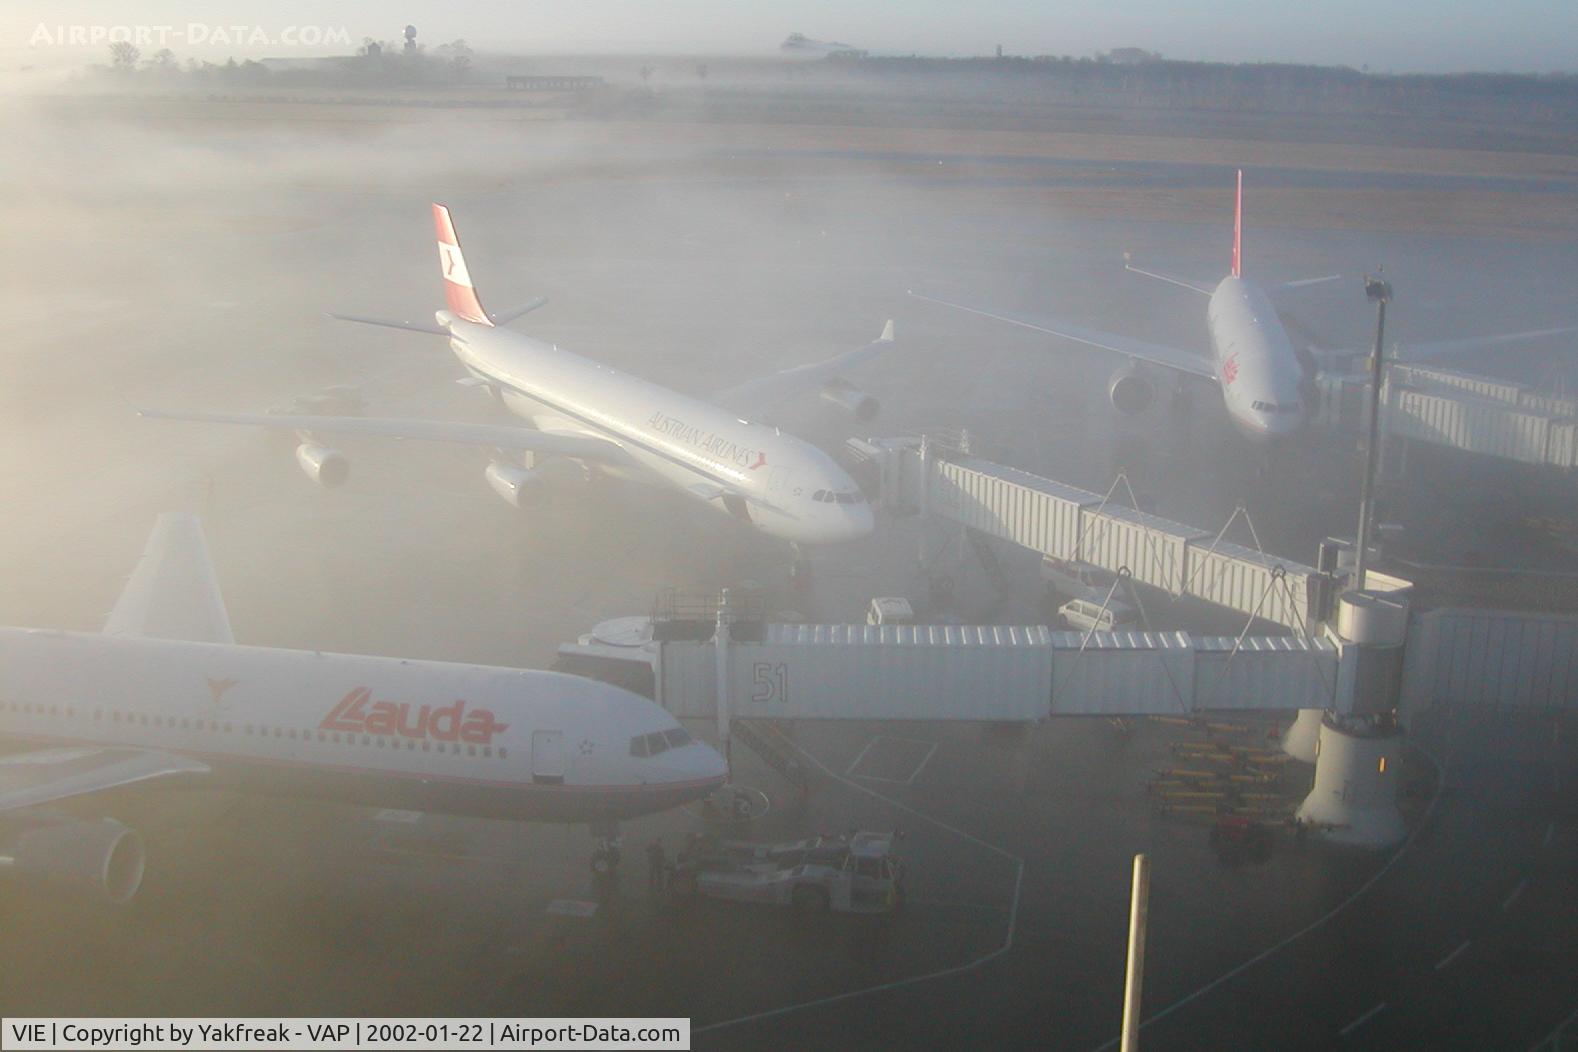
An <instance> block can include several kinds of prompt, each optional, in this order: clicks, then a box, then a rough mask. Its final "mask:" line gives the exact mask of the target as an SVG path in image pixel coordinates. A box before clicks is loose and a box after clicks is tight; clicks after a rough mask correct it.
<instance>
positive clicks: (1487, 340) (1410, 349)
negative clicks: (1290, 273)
mask: <svg viewBox="0 0 1578 1052" xmlns="http://www.w3.org/2000/svg"><path fill="white" fill-rule="evenodd" d="M1569 332H1578V325H1563V326H1561V327H1559V328H1555V329H1529V330H1526V331H1524V332H1505V333H1499V334H1497V335H1494V336H1472V337H1469V338H1468V339H1463V340H1437V341H1435V342H1434V343H1405V344H1402V345H1401V346H1399V347H1398V354H1397V358H1398V360H1399V361H1404V362H1413V361H1420V360H1422V359H1425V358H1434V357H1436V356H1438V355H1442V354H1456V353H1460V352H1462V351H1477V350H1481V349H1483V348H1487V347H1499V346H1502V345H1504V344H1509V343H1523V342H1524V341H1526V340H1538V339H1542V338H1544V337H1546V336H1562V335H1565V334H1566V333H1569ZM1361 353H1363V352H1361Z"/></svg>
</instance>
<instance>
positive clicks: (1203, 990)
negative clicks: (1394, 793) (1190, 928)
mask: <svg viewBox="0 0 1578 1052" xmlns="http://www.w3.org/2000/svg"><path fill="white" fill-rule="evenodd" d="M1415 748H1416V749H1419V752H1420V755H1422V756H1424V758H1425V759H1427V760H1429V761H1430V762H1431V763H1432V764H1434V765H1435V769H1436V791H1435V795H1434V796H1432V797H1431V798H1430V804H1429V806H1428V807H1426V808H1425V813H1424V815H1423V816H1422V817H1421V818H1420V819H1419V824H1418V825H1417V826H1415V827H1414V831H1413V832H1412V833H1410V834H1408V839H1407V840H1405V841H1403V845H1402V846H1401V847H1399V848H1398V849H1397V851H1396V852H1394V853H1393V855H1392V857H1391V858H1389V859H1387V861H1386V865H1384V866H1382V867H1381V868H1380V869H1378V870H1376V871H1375V873H1374V874H1372V875H1371V877H1370V879H1369V880H1367V881H1365V882H1364V883H1363V884H1361V885H1359V890H1357V891H1355V892H1354V893H1353V894H1352V895H1349V896H1348V897H1347V898H1345V899H1343V900H1342V901H1341V902H1339V903H1338V904H1337V905H1336V906H1334V907H1333V908H1332V909H1331V911H1330V912H1329V913H1327V914H1326V915H1325V916H1322V917H1320V918H1318V919H1316V920H1314V921H1311V922H1310V923H1309V924H1307V925H1305V926H1304V927H1302V928H1300V929H1299V930H1298V931H1296V932H1294V933H1293V934H1292V935H1289V936H1288V937H1287V938H1285V939H1283V940H1282V941H1281V942H1279V943H1277V944H1276V945H1275V946H1272V947H1270V948H1269V949H1265V950H1262V951H1260V952H1259V953H1257V954H1255V956H1253V957H1251V958H1250V959H1249V960H1247V961H1245V962H1244V963H1243V964H1241V965H1239V966H1238V967H1236V968H1233V969H1231V970H1229V971H1226V972H1223V973H1222V974H1221V975H1219V976H1217V977H1216V978H1215V979H1212V980H1211V981H1210V982H1208V983H1206V984H1205V985H1204V986H1202V987H1200V989H1198V990H1196V991H1195V992H1194V993H1192V994H1187V995H1185V996H1184V997H1181V998H1179V999H1178V1000H1176V1001H1174V1002H1173V1003H1172V1004H1170V1005H1168V1006H1167V1007H1166V1008H1163V1009H1162V1010H1161V1011H1159V1012H1156V1013H1155V1014H1153V1015H1152V1016H1151V1017H1150V1018H1149V1019H1146V1020H1144V1021H1142V1022H1141V1023H1140V1028H1141V1029H1144V1028H1145V1027H1148V1026H1150V1025H1151V1024H1152V1023H1154V1022H1156V1021H1157V1020H1159V1019H1165V1018H1166V1017H1167V1016H1169V1015H1172V1014H1173V1013H1174V1012H1176V1011H1177V1010H1178V1009H1180V1008H1182V1007H1184V1006H1185V1005H1187V1004H1189V1003H1191V1002H1193V1001H1195V1000H1198V999H1199V998H1201V997H1204V996H1205V995H1206V994H1208V993H1210V992H1211V991H1212V990H1215V989H1216V988H1217V987H1218V986H1221V985H1222V984H1223V983H1225V982H1227V981H1228V980H1230V979H1234V978H1236V977H1238V976H1240V975H1242V974H1243V973H1245V972H1247V971H1249V969H1251V968H1253V967H1254V966H1255V965H1257V964H1259V963H1260V962H1261V961H1263V960H1265V959H1266V958H1268V957H1270V956H1272V955H1273V954H1275V953H1277V952H1278V951H1279V950H1282V949H1284V948H1285V947H1288V946H1291V945H1292V944H1293V943H1295V942H1297V941H1298V940H1300V939H1302V938H1303V937H1304V936H1306V935H1308V934H1309V933H1310V932H1312V931H1314V930H1315V929H1316V928H1319V927H1320V926H1322V925H1323V924H1325V923H1326V922H1327V921H1329V920H1331V919H1332V918H1333V917H1335V916H1337V915H1338V914H1339V913H1341V912H1342V911H1343V910H1345V909H1347V908H1348V907H1349V906H1352V905H1353V904H1354V903H1355V902H1358V901H1359V899H1360V898H1362V897H1363V896H1364V894H1365V892H1367V891H1369V890H1370V889H1371V888H1372V887H1374V886H1375V884H1376V882H1377V881H1378V880H1380V879H1381V878H1382V877H1384V876H1386V874H1388V873H1390V872H1391V870H1392V867H1393V866H1395V865H1397V862H1398V860H1399V859H1401V858H1402V857H1403V855H1405V854H1407V852H1408V849H1409V848H1410V847H1412V846H1413V843H1414V841H1415V840H1417V839H1419V831H1420V830H1422V829H1424V828H1425V827H1426V826H1428V825H1429V824H1430V819H1431V817H1432V816H1433V815H1434V814H1435V811H1436V805H1437V804H1439V803H1440V802H1441V787H1442V786H1444V785H1445V784H1446V779H1447V772H1446V769H1445V768H1444V767H1442V766H1441V761H1439V760H1437V759H1436V758H1435V757H1434V756H1432V755H1431V754H1430V753H1429V752H1427V751H1425V750H1424V749H1422V748H1419V746H1415ZM1382 1007H1384V1005H1383V1006H1382ZM1117 1044H1118V1038H1116V1037H1114V1038H1113V1039H1112V1040H1110V1041H1108V1042H1106V1043H1105V1044H1102V1045H1098V1046H1097V1047H1096V1048H1095V1049H1093V1050H1092V1052H1103V1050H1105V1049H1109V1048H1113V1047H1115V1046H1116V1045H1117Z"/></svg>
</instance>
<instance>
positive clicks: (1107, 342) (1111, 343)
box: [910, 290, 1217, 383]
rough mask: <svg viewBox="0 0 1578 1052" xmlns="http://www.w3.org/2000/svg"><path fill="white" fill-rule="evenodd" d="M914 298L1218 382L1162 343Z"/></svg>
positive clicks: (1199, 360) (1196, 361) (1204, 366)
mask: <svg viewBox="0 0 1578 1052" xmlns="http://www.w3.org/2000/svg"><path fill="white" fill-rule="evenodd" d="M910 295H911V296H914V297H915V298H916V299H918V300H925V301H927V302H928V303H940V304H941V305H942V306H944V307H952V308H953V309H954V310H962V311H964V312H966V313H968V314H979V315H980V316H981V317H983V318H995V319H996V320H997V321H1005V322H1007V323H1008V324H1010V325H1018V326H1019V327H1020V328H1023V329H1031V330H1033V331H1035V332H1044V333H1047V334H1048V335H1051V336H1061V337H1063V338H1064V339H1065V340H1073V341H1074V342H1075V343H1083V344H1085V345H1086V346H1088V347H1099V348H1101V349H1102V350H1104V351H1111V352H1113V353H1114V354H1122V355H1127V356H1128V357H1130V358H1138V359H1139V360H1140V361H1142V362H1150V363H1151V364H1152V365H1159V366H1161V367H1162V368H1164V369H1171V370H1173V371H1175V372H1180V373H1183V374H1185V375H1186V376H1193V377H1197V378H1199V379H1202V380H1209V381H1211V382H1212V383H1216V382H1217V381H1216V371H1215V370H1214V369H1213V368H1212V367H1211V363H1210V362H1209V361H1207V360H1206V359H1205V358H1203V357H1201V356H1200V355H1198V354H1192V353H1190V352H1189V351H1184V350H1180V349H1178V348H1176V347H1167V346H1164V345H1162V344H1159V343H1147V342H1145V341H1144V340H1134V339H1130V338H1129V337H1127V336H1119V335H1117V334H1115V333H1110V332H1102V331H1101V330H1100V329H1087V328H1085V327H1084V326H1081V325H1074V324H1072V323H1070V322H1066V321H1063V320H1062V319H1060V318H1050V317H1046V316H1042V315H1030V314H1015V313H1013V312H1011V311H1002V310H996V309H987V308H985V307H973V306H971V305H969V304H967V303H955V302H953V301H952V300H945V299H939V298H938V297H936V296H927V295H923V294H922V293H919V292H915V291H913V290H911V292H910Z"/></svg>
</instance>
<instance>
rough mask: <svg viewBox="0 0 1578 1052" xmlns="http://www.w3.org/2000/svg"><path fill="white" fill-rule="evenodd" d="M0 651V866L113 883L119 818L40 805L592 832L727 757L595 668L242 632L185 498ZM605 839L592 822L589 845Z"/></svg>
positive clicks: (9, 636)
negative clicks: (277, 809) (164, 807)
mask: <svg viewBox="0 0 1578 1052" xmlns="http://www.w3.org/2000/svg"><path fill="white" fill-rule="evenodd" d="M0 668H3V669H4V670H5V684H6V687H5V692H4V696H3V697H0V742H4V743H5V744H7V745H12V744H13V743H16V744H21V745H23V746H24V747H25V746H33V747H35V748H34V751H25V752H19V753H11V754H10V755H6V756H4V757H0V877H6V876H10V877H18V878H25V879H32V880H34V881H43V882H51V883H60V884H66V885H69V886H71V887H73V888H75V889H77V890H79V891H83V892H86V893H88V894H90V895H96V896H99V897H102V898H106V899H109V900H111V901H117V902H124V901H126V900H127V899H129V898H131V897H132V895H134V894H135V893H136V891H137V888H138V886H139V884H140V883H141V881H142V872H143V862H144V855H143V848H142V844H141V841H140V839H139V838H138V836H137V834H136V832H135V831H133V830H132V829H130V828H129V827H127V826H124V825H122V824H121V823H119V822H116V821H114V820H113V819H109V818H98V819H84V818H81V817H76V816H75V814H73V815H70V816H68V815H65V814H59V813H55V812H51V811H47V810H43V808H45V807H47V805H51V804H56V803H58V802H61V801H65V800H73V801H75V800H76V799H77V798H78V797H82V796H87V795H91V794H95V793H102V792H104V791H107V790H110V789H120V788H122V787H126V786H133V785H142V784H145V783H155V782H156V783H160V784H184V785H190V786H214V787H216V788H217V787H223V788H231V789H240V790H243V791H252V792H260V793H272V794H279V795H287V796H303V797H310V798H317V799H323V800H330V801H335V802H339V803H354V804H363V805H369V806H375V807H391V808H403V809H409V810H415V811H425V812H433V813H442V814H455V815H477V816H485V817H491V818H510V819H518V820H522V821H543V822H586V823H589V824H591V825H593V826H594V828H597V829H599V830H601V831H603V832H604V833H605V834H608V833H611V826H612V823H614V822H616V821H617V820H619V819H623V818H632V817H635V816H637V815H645V814H651V813H653V812H657V811H662V810H666V809H668V808H671V807H676V806H678V805H680V804H683V803H686V802H687V801H691V800H696V799H699V798H701V797H703V796H705V795H707V794H708V793H710V792H711V791H712V790H713V789H715V788H717V787H718V786H719V785H721V784H722V783H723V781H724V777H725V774H726V767H725V764H724V761H723V758H722V757H721V756H719V755H718V753H717V752H715V751H714V750H713V749H712V748H710V747H709V746H707V745H705V744H703V743H701V742H699V741H696V740H694V739H692V738H691V737H690V735H689V734H688V733H687V732H686V731H685V730H684V728H682V727H681V726H680V725H679V723H678V722H676V721H675V720H674V719H673V717H671V716H670V715H669V714H668V713H667V712H665V711H664V710H663V709H662V708H660V707H659V706H658V705H656V704H655V703H653V702H651V701H649V700H648V699H646V698H643V697H641V696H639V695H637V694H632V693H630V692H628V691H625V690H621V689H619V688H617V687H613V686H610V685H608V684H605V683H599V682H597V681H595V680H590V679H582V678H580V677H576V676H566V675H562V674H560V673H557V672H538V671H524V670H521V669H511V668H492V667H488V666H484V665H459V664H448V663H443V662H437V661H405V660H401V659H399V658H384V657H360V656H352V655H345V654H323V653H317V652H314V651H297V650H276V649H266V648H262V647H246V646H237V645H236V644H235V642H234V640H233V638H232V636H231V633H230V622H229V619H228V617H227V616H226V613H225V608H224V603H223V601H222V599H221V598H220V595H219V588H218V585H217V583H216V582H215V580H214V577H213V571H212V567H211V566H210V564H209V562H208V556H207V549H206V547H205V545H204V543H203V536H202V532H201V529H200V528H199V526H198V524H197V520H196V519H194V518H192V517H191V516H187V515H166V516H164V517H162V518H161V519H160V520H159V523H158V525H156V526H155V527H154V531H153V534H152V536H151V537H150V538H149V541H148V546H147V549H146V550H145V552H144V554H143V557H142V560H141V562H140V563H139V564H138V567H137V571H136V572H135V573H134V574H133V576H132V579H131V581H130V582H129V583H128V584H127V586H126V590H125V592H124V593H123V594H122V595H121V598H120V600H119V601H118V602H117V604H116V606H115V609H114V610H113V611H112V612H111V614H110V617H109V620H108V622H107V623H106V625H105V628H104V633H103V634H102V635H93V634H84V633H76V632H55V631H45V630H41V629H27V628H6V629H0ZM39 746H42V748H37V747H39ZM75 810H80V809H74V811H75ZM617 860H618V855H617V849H616V848H615V847H614V845H613V843H612V842H611V841H609V840H608V838H607V836H606V835H605V837H604V838H603V839H602V840H601V841H600V844H599V847H598V849H597V851H596V852H594V854H593V866H594V868H598V869H606V868H608V867H609V866H612V865H614V864H615V863H617Z"/></svg>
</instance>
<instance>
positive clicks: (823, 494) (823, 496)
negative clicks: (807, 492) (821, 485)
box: [811, 489, 827, 504]
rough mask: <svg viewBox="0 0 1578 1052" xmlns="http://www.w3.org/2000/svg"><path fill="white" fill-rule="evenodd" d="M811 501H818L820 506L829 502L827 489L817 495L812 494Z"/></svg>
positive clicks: (818, 491)
mask: <svg viewBox="0 0 1578 1052" xmlns="http://www.w3.org/2000/svg"><path fill="white" fill-rule="evenodd" d="M811 499H812V500H814V501H816V502H817V503H819V504H820V503H823V502H825V501H826V500H827V490H825V489H819V490H817V491H816V492H815V493H813V494H811Z"/></svg>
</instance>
